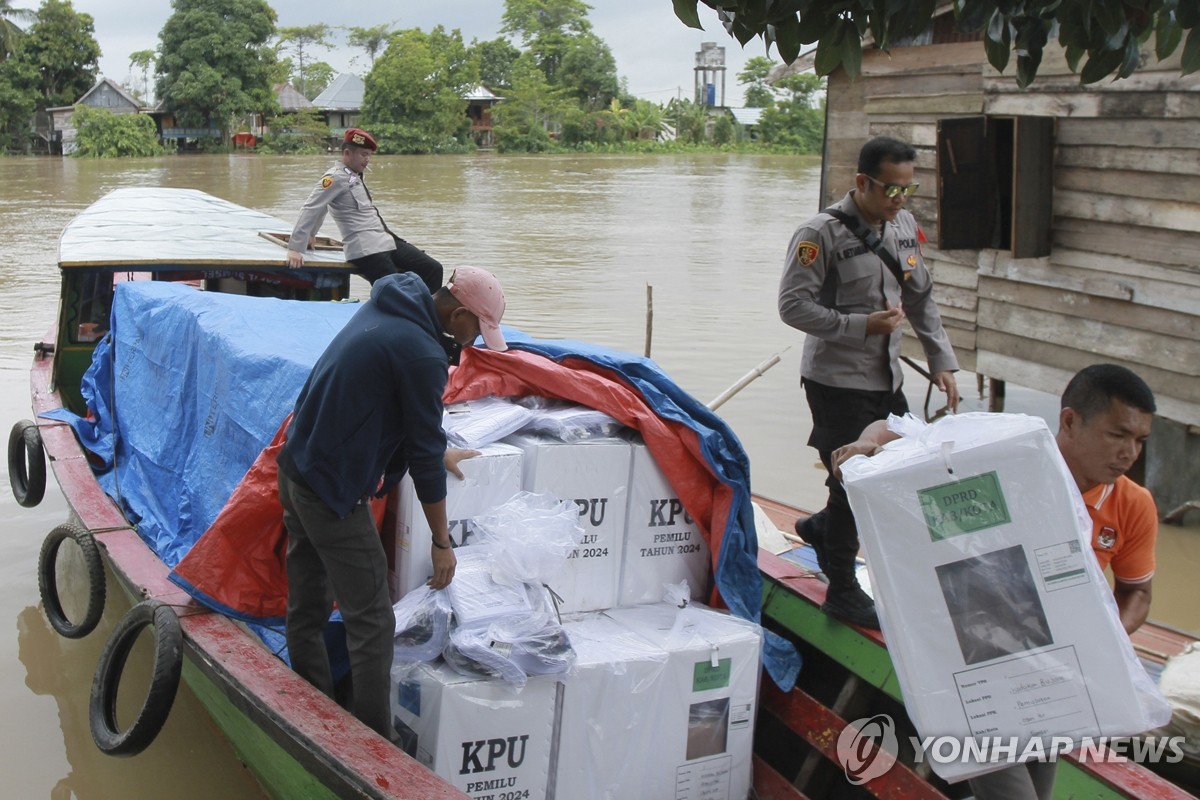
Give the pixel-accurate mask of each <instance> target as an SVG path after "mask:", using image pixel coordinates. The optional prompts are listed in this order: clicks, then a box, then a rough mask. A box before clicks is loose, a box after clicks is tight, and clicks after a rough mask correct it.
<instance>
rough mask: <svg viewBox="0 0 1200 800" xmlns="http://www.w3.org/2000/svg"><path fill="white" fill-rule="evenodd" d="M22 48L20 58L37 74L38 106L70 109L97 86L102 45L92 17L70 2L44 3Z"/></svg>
mask: <svg viewBox="0 0 1200 800" xmlns="http://www.w3.org/2000/svg"><path fill="white" fill-rule="evenodd" d="M37 17H38V18H37V22H35V23H33V25H32V27H30V29H29V35H28V36H27V37H26V39H25V42H24V44H23V47H22V48H21V56H20V57H21V58H22V59H23V60H25V61H27V62H28V63H30V64H32V65H33V67H34V69H36V70H37V72H38V90H39V91H38V93H39V94H40V95H41V99H40V100H39V105H40V106H41V107H42V108H53V107H54V106H68V105H71V104H72V103H74V102H75V101H76V100H78V99H79V98H80V97H81V96H82V95H83V93H84V92H86V91H87V90H88V89H91V88H92V87H93V86H94V85H95V84H96V73H97V72H98V71H99V67H98V63H99V60H100V44H99V43H98V42H97V41H96V37H95V35H94V34H95V30H96V28H95V23H94V21H93V20H92V15H91V14H81V13H79V12H77V11H76V10H75V9H74V7H72V5H71V2H70V0H45V2H43V3H42V5H41V7H40V8H39V9H38V12H37Z"/></svg>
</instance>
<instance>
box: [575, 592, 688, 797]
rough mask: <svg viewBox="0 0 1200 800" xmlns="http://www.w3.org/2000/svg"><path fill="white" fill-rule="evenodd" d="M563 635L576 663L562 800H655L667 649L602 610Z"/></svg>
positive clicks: (576, 623) (581, 619)
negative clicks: (651, 787)
mask: <svg viewBox="0 0 1200 800" xmlns="http://www.w3.org/2000/svg"><path fill="white" fill-rule="evenodd" d="M563 630H564V631H566V634H567V637H568V638H569V639H570V640H571V646H572V647H574V648H575V655H576V659H575V667H574V669H573V670H572V675H571V676H570V677H569V678H567V679H565V680H564V681H563V696H562V712H561V718H560V722H559V725H558V769H557V770H556V777H555V781H554V787H555V797H556V798H570V800H626V798H636V797H649V796H651V795H648V794H646V793H645V787H646V786H647V783H646V782H647V780H649V778H650V775H651V774H652V772H653V771H654V770H655V769H656V768H657V767H658V766H659V750H658V748H659V742H658V740H657V739H656V738H655V733H656V729H655V720H656V719H657V718H658V716H659V715H660V714H661V713H662V706H661V697H662V694H661V692H662V690H663V682H664V681H665V680H666V678H667V673H666V668H667V658H668V656H667V651H666V650H664V649H663V648H662V647H659V646H658V645H655V644H652V643H651V642H650V641H649V640H647V639H645V638H643V637H641V636H639V635H638V634H636V633H634V632H633V631H631V630H630V629H629V628H628V627H627V626H625V625H621V624H620V623H618V622H616V621H614V620H612V619H611V618H609V617H607V616H605V615H604V614H603V613H601V612H591V613H588V614H583V615H580V616H579V618H577V619H573V620H564V621H563Z"/></svg>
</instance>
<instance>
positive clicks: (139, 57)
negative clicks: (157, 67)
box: [129, 50, 158, 100]
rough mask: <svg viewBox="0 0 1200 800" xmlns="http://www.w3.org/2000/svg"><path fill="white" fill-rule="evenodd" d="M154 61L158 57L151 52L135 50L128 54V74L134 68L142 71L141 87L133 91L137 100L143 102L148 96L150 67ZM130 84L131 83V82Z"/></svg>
mask: <svg viewBox="0 0 1200 800" xmlns="http://www.w3.org/2000/svg"><path fill="white" fill-rule="evenodd" d="M156 60H158V56H157V55H156V54H155V52H154V51H153V50H136V51H134V52H132V53H130V54H129V70H130V72H132V71H133V69H134V68H135V67H136V68H137V69H139V70H141V71H142V83H141V87H140V88H139V89H136V90H134V91H133V94H134V96H135V97H137V98H138V99H139V100H145V99H146V98H147V97H148V96H149V94H150V67H152V66H153V65H154V62H155V61H156ZM130 83H133V81H132V80H131V81H130Z"/></svg>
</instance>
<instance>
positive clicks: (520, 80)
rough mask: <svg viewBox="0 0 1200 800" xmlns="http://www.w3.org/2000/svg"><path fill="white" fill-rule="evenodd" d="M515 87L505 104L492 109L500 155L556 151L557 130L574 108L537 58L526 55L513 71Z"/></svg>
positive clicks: (515, 63) (493, 127)
mask: <svg viewBox="0 0 1200 800" xmlns="http://www.w3.org/2000/svg"><path fill="white" fill-rule="evenodd" d="M511 76H512V85H511V86H510V88H509V91H508V93H507V95H506V99H505V101H504V102H503V103H500V104H499V105H497V106H495V107H494V108H493V109H492V132H493V133H494V134H495V136H496V149H498V150H499V151H500V152H502V153H504V152H520V153H541V152H545V151H546V150H550V149H552V148H553V147H554V140H553V139H551V138H550V131H551V130H556V129H557V128H558V127H559V126H560V125H561V123H562V119H563V117H564V116H565V115H566V113H567V111H568V110H569V109H570V107H571V103H570V101H569V100H567V99H566V98H565V97H564V96H563V93H562V92H561V91H560V90H558V89H556V88H555V87H553V86H551V85H550V82H549V81H548V80H546V75H545V74H544V73H543V72H542V70H541V69H540V68H539V67H538V65H537V62H536V61H535V60H534V58H533V56H531V55H529V54H528V53H523V54H522V55H521V57H520V58H518V59H517V60H516V61H515V62H514V63H513V67H512V72H511Z"/></svg>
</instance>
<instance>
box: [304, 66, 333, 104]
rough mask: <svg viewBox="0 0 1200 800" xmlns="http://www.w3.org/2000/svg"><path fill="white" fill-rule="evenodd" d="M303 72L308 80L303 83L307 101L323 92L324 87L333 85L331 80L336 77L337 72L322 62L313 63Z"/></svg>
mask: <svg viewBox="0 0 1200 800" xmlns="http://www.w3.org/2000/svg"><path fill="white" fill-rule="evenodd" d="M305 72H306V74H307V75H308V80H307V82H306V83H305V88H304V96H305V97H307V98H308V99H309V100H312V99H313V98H315V97H316V96H317V95H319V94H320V93H321V92H323V91H325V87H327V86H329V84H331V83H333V79H334V78H336V77H337V70H335V69H334V68H333V66H332V65H331V64H327V63H326V62H324V61H314V62H313V63H311V64H309V65H308V68H307V69H306V70H305Z"/></svg>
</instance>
